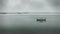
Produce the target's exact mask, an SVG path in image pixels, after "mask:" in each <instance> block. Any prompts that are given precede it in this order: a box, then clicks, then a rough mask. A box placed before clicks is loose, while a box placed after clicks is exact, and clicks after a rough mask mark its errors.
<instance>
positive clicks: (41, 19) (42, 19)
mask: <svg viewBox="0 0 60 34" xmlns="http://www.w3.org/2000/svg"><path fill="white" fill-rule="evenodd" d="M37 21H40V22H43V21H46V18H39V19H37Z"/></svg>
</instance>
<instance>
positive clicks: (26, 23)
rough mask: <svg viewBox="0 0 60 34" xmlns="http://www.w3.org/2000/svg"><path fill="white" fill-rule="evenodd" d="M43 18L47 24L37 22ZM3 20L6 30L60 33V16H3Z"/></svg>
mask: <svg viewBox="0 0 60 34" xmlns="http://www.w3.org/2000/svg"><path fill="white" fill-rule="evenodd" d="M0 17H1V16H0ZM41 17H46V22H37V21H36V19H37V18H41ZM1 19H3V21H1V22H2V24H1V25H2V27H3V28H5V29H6V30H7V29H8V30H9V29H13V30H14V31H17V30H19V29H20V31H21V30H22V31H21V32H25V31H26V32H28V31H33V32H34V33H37V34H39V33H38V32H39V31H40V32H41V33H42V32H43V33H51V34H52V32H53V33H54V32H59V31H60V15H2V17H1ZM58 30H59V31H58ZM9 31H10V30H9ZM33 32H30V33H33Z"/></svg>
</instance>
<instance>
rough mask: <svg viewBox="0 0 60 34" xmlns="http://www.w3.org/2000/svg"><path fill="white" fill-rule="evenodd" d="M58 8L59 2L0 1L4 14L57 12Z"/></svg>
mask: <svg viewBox="0 0 60 34" xmlns="http://www.w3.org/2000/svg"><path fill="white" fill-rule="evenodd" d="M59 7H60V4H59V0H0V9H1V10H3V11H6V12H56V11H58V12H59V10H60V8H59Z"/></svg>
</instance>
